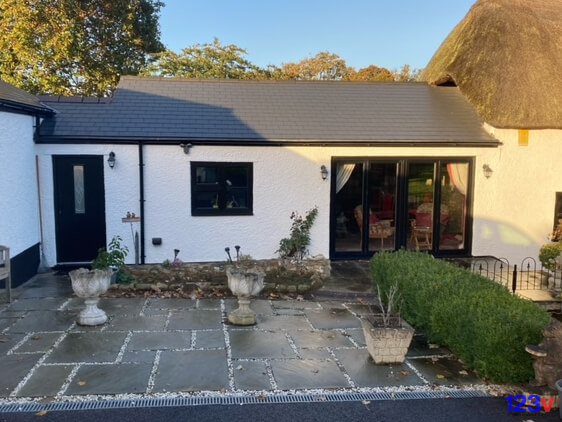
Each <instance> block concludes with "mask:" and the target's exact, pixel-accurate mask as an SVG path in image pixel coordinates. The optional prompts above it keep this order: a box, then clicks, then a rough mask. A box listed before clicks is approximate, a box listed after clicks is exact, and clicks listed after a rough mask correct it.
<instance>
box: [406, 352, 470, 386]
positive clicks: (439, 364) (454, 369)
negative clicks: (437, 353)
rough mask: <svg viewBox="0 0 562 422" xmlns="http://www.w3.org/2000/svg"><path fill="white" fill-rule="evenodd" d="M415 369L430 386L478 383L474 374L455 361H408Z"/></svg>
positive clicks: (435, 359)
mask: <svg viewBox="0 0 562 422" xmlns="http://www.w3.org/2000/svg"><path fill="white" fill-rule="evenodd" d="M409 361H410V362H411V363H412V364H413V365H414V366H415V368H416V369H417V370H418V371H419V372H420V373H421V374H422V376H423V377H424V378H425V379H427V380H428V381H429V382H430V383H432V384H437V385H450V384H455V385H469V384H477V383H478V382H480V380H479V379H478V377H477V376H476V375H475V374H474V372H472V371H469V370H467V369H466V368H465V367H464V366H463V365H462V364H461V363H460V362H459V361H458V360H457V359H451V358H444V359H437V358H433V359H432V358H426V359H410V360H409Z"/></svg>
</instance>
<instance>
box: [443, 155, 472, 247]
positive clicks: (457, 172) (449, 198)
mask: <svg viewBox="0 0 562 422" xmlns="http://www.w3.org/2000/svg"><path fill="white" fill-rule="evenodd" d="M468 176H469V174H468V163H444V164H442V167H441V225H440V228H439V236H440V237H439V249H441V250H451V249H463V248H464V244H465V227H466V197H467V190H468Z"/></svg>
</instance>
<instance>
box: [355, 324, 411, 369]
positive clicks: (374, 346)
mask: <svg viewBox="0 0 562 422" xmlns="http://www.w3.org/2000/svg"><path fill="white" fill-rule="evenodd" d="M400 321H401V326H400V327H382V326H381V327H378V326H375V325H373V323H372V322H371V321H369V320H366V319H362V320H361V324H362V325H363V334H364V335H365V342H366V343H367V350H368V351H369V354H370V355H371V357H372V358H373V360H374V361H375V363H376V364H377V365H383V364H388V363H402V362H404V359H405V358H406V353H407V352H408V348H409V347H410V343H411V342H412V338H413V336H414V329H413V328H412V327H411V326H410V325H409V324H408V323H407V322H406V321H404V320H402V319H401V320H400Z"/></svg>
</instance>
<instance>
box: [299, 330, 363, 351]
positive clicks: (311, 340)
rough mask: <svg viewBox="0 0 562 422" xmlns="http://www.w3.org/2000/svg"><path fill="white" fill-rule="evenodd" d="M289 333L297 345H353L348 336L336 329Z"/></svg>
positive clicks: (313, 346)
mask: <svg viewBox="0 0 562 422" xmlns="http://www.w3.org/2000/svg"><path fill="white" fill-rule="evenodd" d="M289 334H290V336H291V338H292V339H293V341H294V343H295V345H296V346H297V347H306V348H309V349H310V348H320V347H353V343H351V341H349V338H348V337H346V336H344V335H343V334H342V333H341V332H339V331H335V330H316V331H313V330H307V331H291V332H290V333H289Z"/></svg>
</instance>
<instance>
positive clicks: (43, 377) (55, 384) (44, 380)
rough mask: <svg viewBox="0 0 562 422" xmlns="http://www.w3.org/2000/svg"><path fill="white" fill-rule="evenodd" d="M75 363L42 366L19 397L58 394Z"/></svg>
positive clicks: (52, 395)
mask: <svg viewBox="0 0 562 422" xmlns="http://www.w3.org/2000/svg"><path fill="white" fill-rule="evenodd" d="M73 368H74V366H73V365H54V366H40V367H39V368H37V369H36V370H35V371H34V372H33V375H32V376H31V378H30V379H29V380H28V381H27V382H26V383H25V385H24V386H23V388H22V389H21V390H20V391H19V392H18V393H17V396H18V397H41V396H50V397H54V396H56V395H57V394H58V393H59V392H60V390H61V388H62V386H63V385H64V383H65V382H66V379H67V378H68V376H69V375H70V373H71V372H72V369H73Z"/></svg>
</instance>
